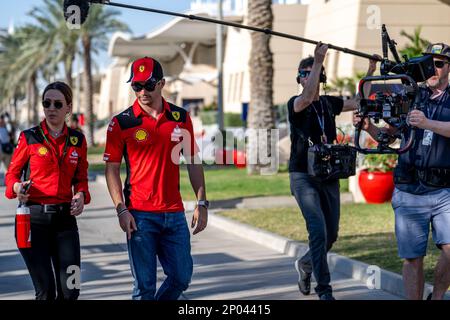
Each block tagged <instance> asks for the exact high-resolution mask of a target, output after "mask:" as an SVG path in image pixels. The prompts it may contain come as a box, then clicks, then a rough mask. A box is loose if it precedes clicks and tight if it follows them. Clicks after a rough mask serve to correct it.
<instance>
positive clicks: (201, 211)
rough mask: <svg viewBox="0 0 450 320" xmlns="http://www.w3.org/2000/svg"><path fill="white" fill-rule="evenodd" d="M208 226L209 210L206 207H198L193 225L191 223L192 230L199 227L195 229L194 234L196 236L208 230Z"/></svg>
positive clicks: (193, 218) (193, 217)
mask: <svg viewBox="0 0 450 320" xmlns="http://www.w3.org/2000/svg"><path fill="white" fill-rule="evenodd" d="M207 224H208V209H206V208H205V207H204V206H197V207H196V208H195V210H194V215H193V216H192V223H191V228H194V227H195V225H197V228H195V230H194V232H193V233H192V234H194V235H195V234H197V233H199V232H202V231H203V230H204V229H205V228H206V225H207Z"/></svg>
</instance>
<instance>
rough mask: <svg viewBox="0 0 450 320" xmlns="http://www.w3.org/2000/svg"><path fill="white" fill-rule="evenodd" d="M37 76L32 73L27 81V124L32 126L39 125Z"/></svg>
mask: <svg viewBox="0 0 450 320" xmlns="http://www.w3.org/2000/svg"><path fill="white" fill-rule="evenodd" d="M36 80H37V74H36V72H34V73H33V74H32V75H31V76H30V78H29V79H28V84H27V102H28V119H27V120H28V124H29V126H34V125H38V124H39V109H38V106H37V100H38V96H37V94H38V93H37V91H38V90H37V86H36Z"/></svg>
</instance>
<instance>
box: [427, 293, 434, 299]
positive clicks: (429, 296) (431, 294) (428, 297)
mask: <svg viewBox="0 0 450 320" xmlns="http://www.w3.org/2000/svg"><path fill="white" fill-rule="evenodd" d="M432 297H433V292H430V294H429V295H428V296H427V300H431V298H432Z"/></svg>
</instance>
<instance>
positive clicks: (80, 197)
mask: <svg viewBox="0 0 450 320" xmlns="http://www.w3.org/2000/svg"><path fill="white" fill-rule="evenodd" d="M83 209H84V193H83V192H78V193H77V194H75V195H74V196H73V198H72V203H71V206H70V214H71V215H72V216H75V217H76V216H79V215H80V214H81V213H82V212H83Z"/></svg>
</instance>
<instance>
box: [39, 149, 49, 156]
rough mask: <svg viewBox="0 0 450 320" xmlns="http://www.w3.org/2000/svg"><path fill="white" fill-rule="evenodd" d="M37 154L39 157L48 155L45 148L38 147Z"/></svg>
mask: <svg viewBox="0 0 450 320" xmlns="http://www.w3.org/2000/svg"><path fill="white" fill-rule="evenodd" d="M38 153H39V154H40V155H41V156H45V155H46V154H47V153H48V149H47V148H46V147H40V148H39V149H38Z"/></svg>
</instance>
